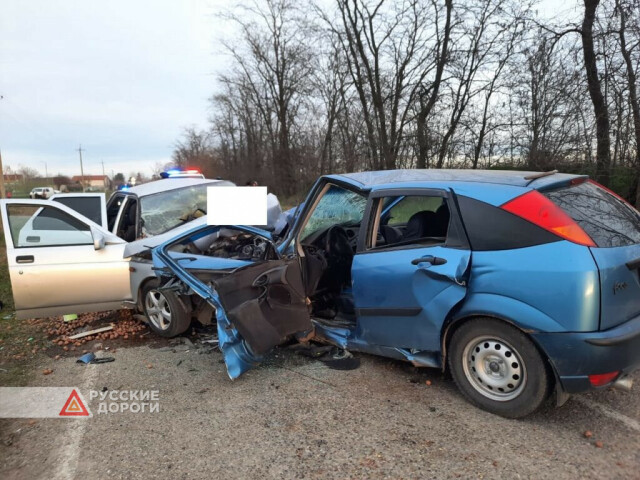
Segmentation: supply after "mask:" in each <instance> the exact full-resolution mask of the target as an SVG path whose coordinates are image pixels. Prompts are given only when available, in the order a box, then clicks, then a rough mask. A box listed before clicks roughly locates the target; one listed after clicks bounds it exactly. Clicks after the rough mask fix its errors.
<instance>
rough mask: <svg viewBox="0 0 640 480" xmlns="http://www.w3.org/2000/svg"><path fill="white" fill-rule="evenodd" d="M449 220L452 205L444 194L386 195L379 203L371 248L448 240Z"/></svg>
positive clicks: (426, 243) (439, 242)
mask: <svg viewBox="0 0 640 480" xmlns="http://www.w3.org/2000/svg"><path fill="white" fill-rule="evenodd" d="M389 205H390V207H389ZM449 220H450V214H449V207H448V206H447V203H446V199H445V198H443V197H441V196H437V195H406V196H402V197H383V198H381V199H380V200H379V203H378V213H377V214H376V218H375V223H374V228H373V232H374V235H372V238H371V240H370V242H369V247H370V248H381V247H393V246H401V245H437V244H442V243H445V242H446V240H447V233H448V231H449Z"/></svg>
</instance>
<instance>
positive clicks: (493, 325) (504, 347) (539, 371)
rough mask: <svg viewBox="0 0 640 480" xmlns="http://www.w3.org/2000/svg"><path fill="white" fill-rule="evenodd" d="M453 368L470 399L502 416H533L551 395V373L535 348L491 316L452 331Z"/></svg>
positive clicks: (450, 358)
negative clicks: (531, 414)
mask: <svg viewBox="0 0 640 480" xmlns="http://www.w3.org/2000/svg"><path fill="white" fill-rule="evenodd" d="M449 368H450V370H451V374H452V376H453V378H454V380H455V382H456V384H457V385H458V387H459V388H460V390H461V392H462V393H463V395H464V396H465V397H467V399H469V400H470V401H471V402H472V403H473V404H475V405H477V406H478V407H480V408H482V409H484V410H488V411H490V412H492V413H495V414H497V415H501V416H504V417H509V418H519V417H523V416H525V415H528V414H530V413H532V412H533V411H535V410H536V409H538V408H539V407H540V405H542V403H543V402H544V401H545V399H546V398H547V397H548V395H549V392H550V387H551V385H550V383H551V382H550V379H551V375H550V374H549V369H548V367H547V364H546V362H545V360H544V358H542V356H541V355H540V353H539V352H538V349H537V348H536V346H535V345H534V344H533V343H532V342H531V340H529V338H527V336H526V335H525V334H524V333H522V332H521V331H520V330H518V329H517V328H515V327H513V326H511V325H508V324H506V323H504V322H501V321H499V320H496V319H492V318H479V319H474V320H470V321H468V322H466V323H464V324H463V325H461V326H460V327H459V328H458V329H457V330H456V331H455V332H454V334H453V336H452V338H451V343H450V348H449Z"/></svg>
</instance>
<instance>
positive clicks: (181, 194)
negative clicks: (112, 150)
mask: <svg viewBox="0 0 640 480" xmlns="http://www.w3.org/2000/svg"><path fill="white" fill-rule="evenodd" d="M229 185H233V184H232V183H231V182H216V183H202V184H200V185H193V186H190V187H185V188H178V189H175V190H168V191H166V192H160V193H156V194H154V195H148V196H146V197H141V198H140V216H141V219H142V234H143V236H144V237H150V236H153V235H160V234H161V233H164V232H167V231H169V230H171V229H172V228H176V227H177V226H179V225H182V224H184V223H186V222H190V221H191V220H194V219H196V218H198V217H201V216H202V215H206V213H207V187H218V186H229Z"/></svg>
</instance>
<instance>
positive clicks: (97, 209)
mask: <svg viewBox="0 0 640 480" xmlns="http://www.w3.org/2000/svg"><path fill="white" fill-rule="evenodd" d="M49 200H53V201H54V202H59V203H61V204H63V205H66V206H67V207H69V208H71V209H72V210H75V211H76V212H78V213H79V214H80V215H82V216H84V217H87V218H88V219H89V220H91V221H92V222H94V223H97V224H98V225H100V226H101V227H102V228H104V229H105V230H107V229H108V227H107V204H106V201H105V194H104V193H56V194H55V195H52V196H51V197H50V198H49Z"/></svg>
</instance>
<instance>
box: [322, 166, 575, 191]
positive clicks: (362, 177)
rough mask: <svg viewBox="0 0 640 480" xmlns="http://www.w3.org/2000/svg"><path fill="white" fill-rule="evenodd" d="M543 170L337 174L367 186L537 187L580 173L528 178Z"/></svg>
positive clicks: (421, 170) (389, 171) (442, 170)
mask: <svg viewBox="0 0 640 480" xmlns="http://www.w3.org/2000/svg"><path fill="white" fill-rule="evenodd" d="M540 173H541V172H525V171H519V170H463V169H410V170H409V169H407V170H378V171H373V172H357V173H343V174H339V175H335V176H334V177H338V178H339V177H344V178H345V179H348V180H350V181H351V182H357V183H360V184H361V185H362V186H363V187H375V186H377V185H385V184H391V183H412V182H477V183H494V184H499V185H511V186H515V187H526V186H529V185H530V186H531V187H534V188H540V187H541V186H544V185H547V184H550V183H557V182H562V181H566V180H568V179H571V178H574V177H576V176H577V175H572V174H567V173H554V174H551V175H547V176H543V177H540V178H538V179H536V180H532V179H531V178H529V179H527V178H526V177H530V176H534V175H539V174H540Z"/></svg>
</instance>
